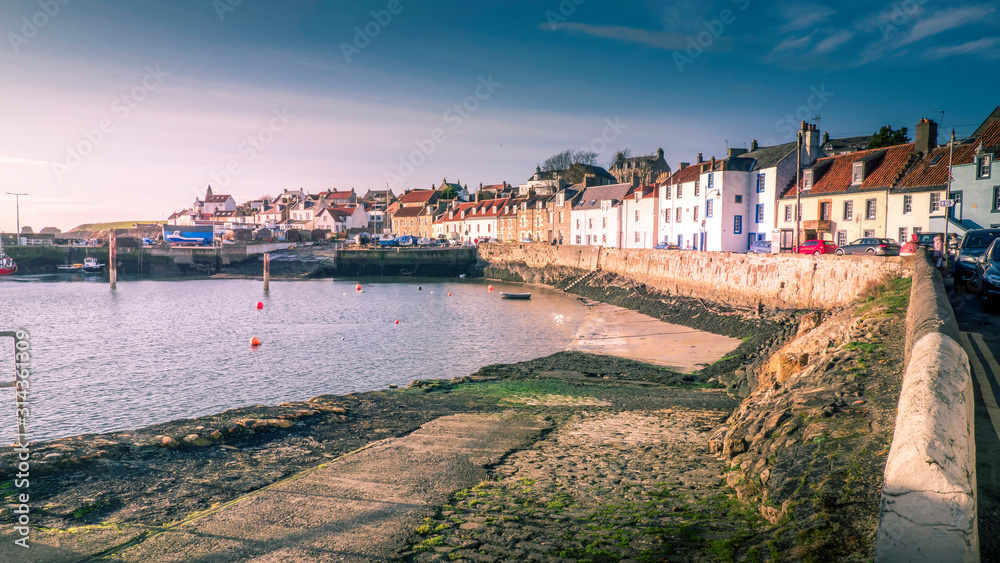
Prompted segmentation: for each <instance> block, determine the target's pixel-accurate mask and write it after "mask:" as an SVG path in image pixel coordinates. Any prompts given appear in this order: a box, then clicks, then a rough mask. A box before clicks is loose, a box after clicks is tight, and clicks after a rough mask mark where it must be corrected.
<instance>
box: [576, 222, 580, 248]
mask: <svg viewBox="0 0 1000 563" xmlns="http://www.w3.org/2000/svg"><path fill="white" fill-rule="evenodd" d="M576 228H577V229H579V228H580V220H579V219H577V220H576ZM577 244H580V243H579V242H577Z"/></svg>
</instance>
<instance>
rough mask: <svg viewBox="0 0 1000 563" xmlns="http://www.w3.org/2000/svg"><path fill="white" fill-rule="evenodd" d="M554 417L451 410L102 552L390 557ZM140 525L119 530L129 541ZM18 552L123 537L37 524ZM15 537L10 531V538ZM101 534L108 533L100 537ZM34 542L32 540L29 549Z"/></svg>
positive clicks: (50, 554)
mask: <svg viewBox="0 0 1000 563" xmlns="http://www.w3.org/2000/svg"><path fill="white" fill-rule="evenodd" d="M549 427H550V424H549V423H547V422H546V421H544V420H543V419H542V418H540V417H535V416H527V415H518V414H503V415H497V414H489V415H481V414H458V415H453V416H447V417H442V418H439V419H436V420H434V421H431V422H429V423H427V424H425V425H424V426H422V427H421V428H420V429H418V430H417V431H415V432H413V433H411V434H409V435H407V436H404V437H401V438H392V439H388V440H384V441H381V442H376V443H375V444H374V445H372V446H369V447H367V448H364V449H362V450H359V451H356V452H354V453H352V454H348V455H346V456H343V457H341V458H339V459H336V460H334V461H331V462H330V463H328V464H325V465H322V466H320V467H319V468H318V469H314V470H307V471H305V472H303V473H300V474H299V475H297V476H294V477H291V478H289V479H286V480H284V481H280V482H278V483H275V484H274V485H271V486H269V487H266V488H264V489H261V490H260V491H256V492H254V493H251V494H249V495H246V496H244V497H242V498H240V499H237V500H236V501H234V502H231V503H227V504H226V505H223V507H222V508H221V509H216V510H212V511H208V512H207V513H204V514H202V515H201V516H200V517H198V516H196V517H194V518H189V519H188V520H186V521H185V522H183V523H181V524H179V525H175V526H172V527H167V528H166V529H153V530H149V531H148V532H149V533H148V534H146V535H145V536H144V537H143V536H142V534H139V535H138V537H140V540H139V541H137V542H135V543H133V544H131V545H128V546H126V547H124V548H119V549H111V550H109V551H105V552H104V553H103V554H102V555H104V557H106V560H112V561H186V562H195V563H198V562H204V563H209V562H211V563H215V562H224V561H302V562H310V561H331V560H338V561H385V560H386V559H389V558H390V557H391V556H393V555H395V549H396V548H398V547H399V546H400V545H401V544H403V543H404V542H405V540H406V538H407V536H408V535H409V534H410V533H412V530H413V529H415V528H416V527H417V526H418V525H419V524H420V522H421V520H422V518H423V517H424V516H426V515H427V514H428V512H429V510H430V509H431V507H433V506H435V505H438V504H441V503H443V502H446V500H447V499H448V495H449V494H451V493H452V492H453V491H455V490H459V489H463V488H467V487H470V486H473V485H475V484H477V483H479V482H480V481H482V480H484V479H486V478H487V476H488V472H487V470H486V467H488V466H491V465H494V464H496V463H498V462H500V461H501V460H502V459H503V458H504V456H505V455H506V454H508V453H509V452H511V451H513V450H516V449H521V448H524V447H527V446H528V445H530V444H532V443H534V442H535V441H536V439H537V438H538V436H539V435H540V433H541V432H542V431H543V430H546V429H548V428H549ZM137 531H138V530H135V529H132V530H129V531H128V532H129V533H128V534H125V535H123V536H118V538H119V541H118V542H114V543H112V544H111V545H114V544H119V545H120V544H121V543H124V542H125V541H126V540H127V539H128V538H129V536H133V537H135V535H136V534H135V533H136V532H137ZM33 536H34V537H33V538H32V539H33V542H32V543H33V545H32V547H31V550H30V553H23V554H18V555H19V556H21V555H24V556H26V557H23V558H22V557H18V558H17V559H16V560H17V561H82V560H87V559H88V556H90V555H95V554H97V553H100V552H101V551H102V550H106V549H107V548H108V547H110V545H108V543H107V542H109V541H113V539H112V538H110V537H105V536H106V535H100V538H101V539H99V540H98V543H100V544H104V545H93V544H90V543H89V542H87V543H80V542H79V541H78V540H82V539H83V538H85V537H89V534H88V535H76V534H66V533H62V534H38V532H37V531H36V532H35V534H33ZM4 539H7V538H4ZM94 539H98V538H97V537H95V538H94ZM25 551H28V550H25Z"/></svg>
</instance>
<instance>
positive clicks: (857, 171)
mask: <svg viewBox="0 0 1000 563" xmlns="http://www.w3.org/2000/svg"><path fill="white" fill-rule="evenodd" d="M864 180H865V163H864V162H855V163H854V165H853V166H852V167H851V183H852V184H860V183H861V182H864Z"/></svg>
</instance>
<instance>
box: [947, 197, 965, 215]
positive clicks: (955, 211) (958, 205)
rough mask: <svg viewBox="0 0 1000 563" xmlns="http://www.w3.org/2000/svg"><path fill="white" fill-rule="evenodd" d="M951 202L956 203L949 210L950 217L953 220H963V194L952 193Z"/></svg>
mask: <svg viewBox="0 0 1000 563" xmlns="http://www.w3.org/2000/svg"><path fill="white" fill-rule="evenodd" d="M951 201H953V202H954V203H953V204H952V206H951V209H949V210H948V216H949V217H951V218H952V219H954V218H956V217H958V218H959V219H961V218H962V192H951Z"/></svg>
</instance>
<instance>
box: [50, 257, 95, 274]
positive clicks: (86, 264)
mask: <svg viewBox="0 0 1000 563" xmlns="http://www.w3.org/2000/svg"><path fill="white" fill-rule="evenodd" d="M56 269H58V270H59V271H60V272H63V273H73V272H87V273H97V272H100V271H102V270H104V264H101V263H99V262H98V261H97V258H92V257H90V256H88V257H86V258H84V259H83V263H82V264H81V263H79V262H77V263H76V264H67V265H65V266H56Z"/></svg>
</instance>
